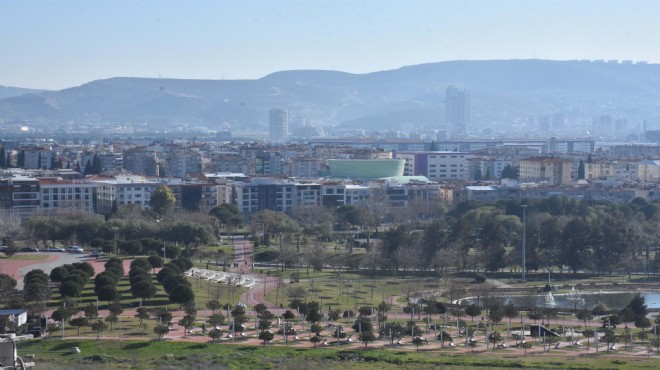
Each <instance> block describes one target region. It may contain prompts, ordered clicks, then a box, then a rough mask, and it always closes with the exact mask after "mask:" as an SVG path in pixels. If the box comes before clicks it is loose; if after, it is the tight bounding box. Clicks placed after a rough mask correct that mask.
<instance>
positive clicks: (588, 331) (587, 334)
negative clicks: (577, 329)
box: [582, 329, 596, 352]
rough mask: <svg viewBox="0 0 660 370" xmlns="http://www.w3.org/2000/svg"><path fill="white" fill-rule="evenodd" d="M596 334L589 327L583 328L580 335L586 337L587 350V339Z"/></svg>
mask: <svg viewBox="0 0 660 370" xmlns="http://www.w3.org/2000/svg"><path fill="white" fill-rule="evenodd" d="M595 335H596V332H595V331H593V330H591V329H585V330H583V331H582V336H583V337H585V338H587V352H588V351H589V339H590V338H593V337H594V336H595Z"/></svg>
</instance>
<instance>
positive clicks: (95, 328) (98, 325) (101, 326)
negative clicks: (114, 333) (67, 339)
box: [90, 320, 108, 340]
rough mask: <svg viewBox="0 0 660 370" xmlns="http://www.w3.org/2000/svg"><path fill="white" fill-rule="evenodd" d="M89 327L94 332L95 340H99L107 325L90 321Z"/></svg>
mask: <svg viewBox="0 0 660 370" xmlns="http://www.w3.org/2000/svg"><path fill="white" fill-rule="evenodd" d="M90 326H91V328H92V330H93V331H95V332H96V340H99V338H100V337H101V332H102V331H104V330H105V329H107V328H108V325H107V324H106V323H105V322H103V320H95V321H92V322H91V324H90Z"/></svg>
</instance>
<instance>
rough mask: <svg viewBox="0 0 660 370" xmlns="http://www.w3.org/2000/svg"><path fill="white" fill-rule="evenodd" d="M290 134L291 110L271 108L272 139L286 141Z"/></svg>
mask: <svg viewBox="0 0 660 370" xmlns="http://www.w3.org/2000/svg"><path fill="white" fill-rule="evenodd" d="M288 136H289V111H288V110H286V109H281V108H273V109H271V110H270V135H269V137H270V140H271V141H286V139H287V137H288Z"/></svg>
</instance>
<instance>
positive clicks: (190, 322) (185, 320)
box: [179, 315, 195, 338]
mask: <svg viewBox="0 0 660 370" xmlns="http://www.w3.org/2000/svg"><path fill="white" fill-rule="evenodd" d="M179 326H183V329H184V331H183V337H184V338H185V337H186V334H187V333H188V331H189V330H191V329H192V328H193V327H194V326H195V316H193V315H185V316H184V317H182V318H181V320H179Z"/></svg>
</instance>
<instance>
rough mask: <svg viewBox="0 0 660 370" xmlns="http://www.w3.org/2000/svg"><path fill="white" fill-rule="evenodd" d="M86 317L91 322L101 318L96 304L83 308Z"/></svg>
mask: <svg viewBox="0 0 660 370" xmlns="http://www.w3.org/2000/svg"><path fill="white" fill-rule="evenodd" d="M83 312H84V313H85V317H86V318H87V319H89V320H94V319H96V318H98V317H99V310H98V309H97V308H96V306H95V305H94V303H90V304H88V305H87V306H85V307H84V308H83Z"/></svg>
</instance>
